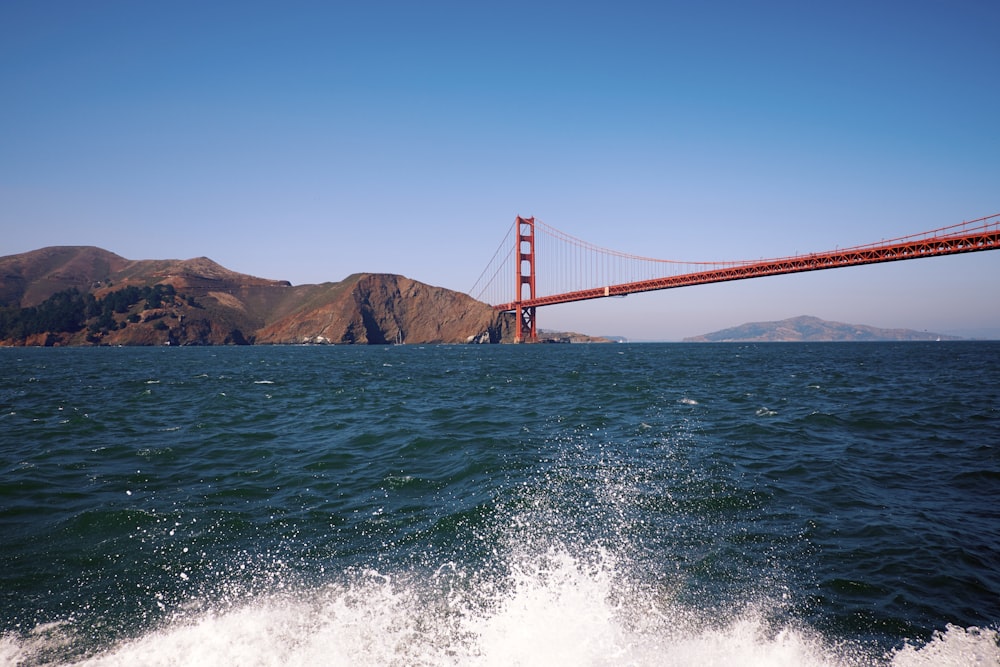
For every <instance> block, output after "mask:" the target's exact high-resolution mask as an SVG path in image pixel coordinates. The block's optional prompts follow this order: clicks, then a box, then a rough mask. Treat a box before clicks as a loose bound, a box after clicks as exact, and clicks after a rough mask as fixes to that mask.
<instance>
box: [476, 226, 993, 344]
mask: <svg viewBox="0 0 1000 667" xmlns="http://www.w3.org/2000/svg"><path fill="white" fill-rule="evenodd" d="M998 248H1000V213H998V214H995V215H991V216H987V217H985V218H979V219H977V220H971V221H968V222H962V223H959V224H957V225H951V226H949V227H941V228H939V229H933V230H931V231H927V232H921V233H919V234H911V235H909V236H902V237H899V238H895V239H890V240H883V241H879V242H878V243H870V244H867V245H859V246H853V247H850V248H840V249H837V250H834V251H828V252H816V253H809V254H804V255H795V256H792V257H779V258H777V259H763V260H748V261H733V262H685V261H678V260H670V259H653V258H650V257H640V256H638V255H630V254H627V253H623V252H618V251H615V250H608V249H607V248H601V247H599V246H596V245H593V244H591V243H588V242H586V241H581V240H580V239H578V238H575V237H573V236H570V235H569V234H566V233H565V232H561V231H559V230H558V229H556V228H554V227H550V226H549V225H546V224H545V223H543V222H541V221H536V220H535V219H534V218H522V217H518V218H517V219H516V220H515V221H514V224H513V225H511V227H510V229H509V231H508V233H507V236H506V237H505V239H504V241H503V242H502V243H501V244H500V247H499V248H498V249H497V251H496V253H495V254H494V255H493V259H491V260H490V263H489V264H488V265H487V267H486V269H485V270H484V271H483V273H482V275H481V276H480V277H479V280H478V281H477V282H476V284H475V286H473V288H472V289H471V290H470V292H469V293H470V294H471V295H472V296H473V297H475V298H476V299H479V300H480V301H485V302H486V303H489V304H491V305H492V306H493V307H494V308H496V309H497V310H500V311H504V312H513V313H515V314H516V327H515V336H514V340H515V342H518V343H520V342H534V341H536V340H537V339H538V330H537V328H536V319H535V314H536V309H537V308H539V307H541V306H551V305H555V304H557V303H569V302H571V301H584V300H587V299H600V298H604V297H612V296H625V295H627V294H634V293H636V292H649V291H653V290H661V289H670V288H673V287H688V286H691V285H704V284H706V283H717V282H724V281H729V280H744V279H747V278H760V277H762V276H775V275H781V274H786V273H800V272H802V271H819V270H822V269H836V268H840V267H845V266H857V265H859V264H877V263H880V262H897V261H900V260H904V259H919V258H922V257H938V256H941V255H954V254H957V253H965V252H976V251H979V250H996V249H998ZM539 258H541V261H539ZM539 264H540V265H541V266H542V267H544V268H543V271H542V272H538V271H536V268H537V267H538V265H539ZM512 297H513V298H512Z"/></svg>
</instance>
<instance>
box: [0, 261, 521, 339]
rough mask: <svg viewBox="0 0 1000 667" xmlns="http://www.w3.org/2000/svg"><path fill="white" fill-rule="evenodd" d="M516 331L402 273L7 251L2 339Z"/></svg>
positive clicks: (1, 287) (436, 335) (2, 271)
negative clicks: (271, 275)
mask: <svg viewBox="0 0 1000 667" xmlns="http://www.w3.org/2000/svg"><path fill="white" fill-rule="evenodd" d="M509 338H510V332H509V318H507V317H505V316H503V315H502V314H500V313H497V312H496V311H494V310H493V308H491V307H490V306H489V305H487V304H484V303H481V302H479V301H476V300H475V299H473V298H471V297H469V296H467V295H465V294H461V293H459V292H454V291H451V290H447V289H444V288H441V287H433V286H430V285H425V284H423V283H420V282H417V281H415V280H411V279H409V278H406V277H404V276H399V275H394V274H371V273H364V274H355V275H352V276H349V277H347V278H345V279H344V280H343V281H341V282H336V283H323V284H320V285H297V286H293V285H291V283H289V282H288V281H284V280H270V279H266V278H258V277H256V276H250V275H246V274H241V273H236V272H235V271H230V270H229V269H227V268H225V267H223V266H220V265H219V264H217V263H215V262H214V261H212V260H211V259H208V258H207V257H198V258H195V259H187V260H129V259H125V258H124V257H121V256H119V255H116V254H114V253H112V252H109V251H107V250H103V249H101V248H95V247H91V246H58V247H50V248H42V249H40V250H35V251H32V252H27V253H23V254H19V255H9V256H6V257H0V345H164V344H170V345H220V344H252V343H257V344H301V343H320V344H322V343H361V344H365V343H372V344H379V343H394V342H406V343H466V342H490V343H495V342H500V341H501V340H504V339H509Z"/></svg>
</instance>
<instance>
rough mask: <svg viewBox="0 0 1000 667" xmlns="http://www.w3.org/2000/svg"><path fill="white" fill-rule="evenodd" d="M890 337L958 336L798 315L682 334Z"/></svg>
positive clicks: (715, 339)
mask: <svg viewBox="0 0 1000 667" xmlns="http://www.w3.org/2000/svg"><path fill="white" fill-rule="evenodd" d="M892 340H899V341H903V340H959V338H958V337H957V336H945V335H942V334H936V333H930V332H927V331H913V330H912V329H879V328H877V327H870V326H866V325H864V324H844V323H842V322H828V321H826V320H821V319H819V318H818V317H809V316H805V315H803V316H800V317H792V318H790V319H787V320H780V321H777V322H750V323H747V324H741V325H740V326H738V327H731V328H729V329H722V330H721V331H715V332H713V333H708V334H704V335H701V336H693V337H691V338H685V339H684V342H690V343H730V342H733V343H736V342H740V343H751V342H755V343H763V342H797V341H800V342H831V341H892Z"/></svg>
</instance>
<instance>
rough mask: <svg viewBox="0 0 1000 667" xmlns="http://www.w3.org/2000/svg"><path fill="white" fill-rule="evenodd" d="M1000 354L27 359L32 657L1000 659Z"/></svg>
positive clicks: (484, 351)
mask: <svg viewBox="0 0 1000 667" xmlns="http://www.w3.org/2000/svg"><path fill="white" fill-rule="evenodd" d="M998 631H1000V344H998V343H988V342H956V343H862V344H851V343H843V344H839V343H834V344H765V345H738V344H725V345H693V344H663V345H659V344H648V345H630V344H624V345H534V346H530V345H525V346H440V347H435V346H427V347H421V346H410V345H403V346H392V347H239V348H237V347H233V348H139V349H135V348H87V349H0V664H12V665H49V664H51V665H94V666H98V665H184V666H188V665H362V666H364V665H426V666H437V665H498V666H499V665H504V666H509V665H547V666H548V665H573V666H580V665H608V666H610V665H636V666H645V665H678V666H681V665H684V666H687V665H699V666H700V665H739V666H740V667H743V666H770V665H782V666H784V665H804V666H820V665H823V666H847V665H850V666H861V665H865V666H868V665H871V666H874V665H893V666H898V667H902V666H914V665H935V666H937V665H998V664H1000V634H998Z"/></svg>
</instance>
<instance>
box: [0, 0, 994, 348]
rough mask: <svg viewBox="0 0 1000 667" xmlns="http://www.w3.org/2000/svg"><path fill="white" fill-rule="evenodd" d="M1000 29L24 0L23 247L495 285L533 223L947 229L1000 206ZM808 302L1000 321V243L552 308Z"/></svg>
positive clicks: (724, 319) (624, 324)
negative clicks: (483, 277) (504, 250)
mask: <svg viewBox="0 0 1000 667" xmlns="http://www.w3.org/2000/svg"><path fill="white" fill-rule="evenodd" d="M998 33H1000V3H997V2H995V1H994V0H981V1H977V0H960V1H957V2H948V1H945V0H937V1H923V0H914V1H905V2H903V1H891V0H887V1H872V0H863V1H854V0H845V1H838V2H801V1H787V2H713V1H707V2H697V3H689V2H683V3H682V2H671V1H669V0H668V1H664V2H655V3H654V2H629V1H627V0H625V1H616V2H613V3H612V2H606V3H596V2H595V3H586V2H537V1H536V2H519V1H517V0H515V1H512V2H503V3H497V2H491V3H485V2H483V3H479V2H433V1H428V2H394V1H389V0H385V1H381V0H373V1H372V2H305V1H299V0H289V1H285V2H280V3H279V2H257V1H254V0H246V1H241V2H213V3H206V2H190V1H188V0H171V1H170V2H165V1H162V2H155V1H154V2H134V1H132V0H129V1H127V2H116V1H114V0H105V1H101V2H80V1H79V0H72V1H69V0H66V1H59V0H53V1H47V2H35V1H34V0H6V1H5V2H2V3H0V98H2V103H0V255H11V254H16V253H22V252H27V251H30V250H34V249H37V248H41V247H45V246H51V245H95V246H99V247H102V248H105V249H107V250H110V251H112V252H115V253H117V254H119V255H122V256H124V257H127V258H129V259H168V258H169V259H187V258H191V257H199V256H207V257H210V258H212V259H213V260H215V261H217V262H219V263H220V264H222V265H223V266H225V267H227V268H229V269H232V270H234V271H239V272H242V273H249V274H252V275H256V276H261V277H266V278H273V279H279V280H290V281H291V282H292V283H293V284H303V283H320V282H325V281H338V280H341V279H343V278H344V277H346V276H348V275H350V274H352V273H357V272H387V273H397V274H402V275H405V276H408V277H410V278H413V279H416V280H419V281H421V282H424V283H428V284H431V285H438V286H441V287H446V288H449V289H454V290H458V291H463V292H467V291H469V290H470V289H471V288H472V286H473V284H474V283H475V281H476V280H477V278H478V277H479V275H480V273H481V271H482V270H483V268H484V267H485V266H486V264H487V262H488V261H489V260H490V259H491V257H492V256H493V253H494V251H495V250H496V248H497V245H498V244H499V243H500V242H501V240H502V239H503V238H504V236H505V235H506V233H507V230H508V229H509V227H510V225H511V223H512V222H513V221H514V219H515V217H516V216H518V215H523V216H534V217H535V218H536V219H538V220H541V221H544V222H545V223H546V224H548V225H551V226H553V227H556V228H558V229H560V230H562V231H564V232H566V233H568V234H571V235H573V236H575V237H577V238H580V239H584V240H586V241H588V242H590V243H593V244H596V245H598V246H602V247H606V248H611V249H614V250H619V251H622V252H627V253H632V254H637V255H643V256H649V257H657V258H662V259H675V260H682V261H714V260H736V259H757V258H772V257H782V256H786V255H790V254H795V253H804V252H822V251H826V250H833V249H835V248H837V247H846V246H852V245H858V244H863V243H868V242H873V241H878V240H880V239H888V238H895V237H898V236H903V235H906V234H912V233H917V232H922V231H925V230H930V229H935V228H938V227H943V226H946V225H951V224H955V223H959V222H962V221H964V220H971V219H975V218H979V217H983V216H988V215H992V214H996V213H1000V85H998V81H1000V40H998V39H997V34H998ZM538 271H539V272H541V271H544V267H542V266H539V267H538ZM511 289H512V291H513V286H512V288H511ZM797 315H814V316H817V317H821V318H823V319H828V320H835V321H841V322H850V323H856V324H868V325H872V326H879V327H891V328H895V327H901V328H911V329H916V330H920V331H923V330H928V331H934V332H938V333H947V334H955V335H962V336H972V337H992V338H1000V252H995V251H990V252H980V253H973V254H968V255H961V256H954V257H944V258H934V259H921V260H915V261H907V262H895V263H890V264H884V265H879V266H870V267H856V268H846V269H837V270H832V271H821V272H815V273H807V274H796V275H791V276H782V277H770V278H760V279H754V280H745V281H739V282H734V283H725V284H716V285H705V286H698V287H691V288H682V289H675V290H666V291H661V292H653V293H647V294H641V295H631V296H629V297H628V298H626V299H602V300H597V301H590V302H583V303H577V304H568V305H561V306H553V307H549V308H543V309H540V310H539V312H538V323H539V326H540V327H542V328H544V329H561V330H573V331H580V332H583V333H590V334H595V335H621V336H626V337H628V338H629V339H632V340H679V339H681V338H683V337H686V336H695V335H698V334H703V333H708V332H710V331H715V330H718V329H721V328H725V327H729V326H735V325H739V324H742V323H744V322H759V321H770V320H778V319H784V318H786V317H794V316H797Z"/></svg>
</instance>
